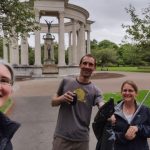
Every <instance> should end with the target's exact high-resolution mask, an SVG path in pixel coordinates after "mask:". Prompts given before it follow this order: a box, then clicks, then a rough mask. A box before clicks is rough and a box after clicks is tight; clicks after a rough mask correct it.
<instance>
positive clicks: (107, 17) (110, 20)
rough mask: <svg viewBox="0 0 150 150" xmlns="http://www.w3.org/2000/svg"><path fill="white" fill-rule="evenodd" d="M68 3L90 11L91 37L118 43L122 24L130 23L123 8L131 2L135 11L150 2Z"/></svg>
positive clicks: (75, 0) (86, 0)
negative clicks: (92, 22)
mask: <svg viewBox="0 0 150 150" xmlns="http://www.w3.org/2000/svg"><path fill="white" fill-rule="evenodd" d="M69 3H72V4H75V5H78V6H80V7H83V8H84V9H86V10H87V11H88V12H89V13H90V18H89V19H90V20H92V21H95V23H94V24H93V25H92V26H91V28H92V32H91V39H96V40H97V41H101V40H104V39H107V40H110V41H112V42H115V43H116V44H120V43H121V41H122V39H123V37H124V35H125V32H124V29H123V28H122V27H121V25H122V24H126V25H127V24H130V22H131V21H130V16H129V14H127V13H126V11H125V8H128V7H129V5H130V4H131V5H132V6H134V7H135V9H136V10H137V12H140V11H141V9H142V8H146V7H147V6H148V4H150V1H149V0H69Z"/></svg>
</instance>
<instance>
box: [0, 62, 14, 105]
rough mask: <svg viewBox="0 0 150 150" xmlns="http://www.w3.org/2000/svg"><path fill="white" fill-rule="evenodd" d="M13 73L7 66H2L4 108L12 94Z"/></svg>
mask: <svg viewBox="0 0 150 150" xmlns="http://www.w3.org/2000/svg"><path fill="white" fill-rule="evenodd" d="M11 80H12V79H11V73H10V71H9V70H8V68H7V67H6V66H4V65H3V64H0V107H1V106H3V104H4V103H5V101H6V100H7V99H8V97H9V96H10V94H11V92H12V85H11Z"/></svg>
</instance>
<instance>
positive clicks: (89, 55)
mask: <svg viewBox="0 0 150 150" xmlns="http://www.w3.org/2000/svg"><path fill="white" fill-rule="evenodd" d="M84 57H91V58H93V59H94V65H95V67H96V59H95V57H94V56H93V55H91V54H86V55H84V56H83V57H82V58H81V59H80V63H79V65H81V63H82V61H83V59H84Z"/></svg>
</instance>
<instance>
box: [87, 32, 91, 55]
mask: <svg viewBox="0 0 150 150" xmlns="http://www.w3.org/2000/svg"><path fill="white" fill-rule="evenodd" d="M87 53H88V54H91V40H90V31H87Z"/></svg>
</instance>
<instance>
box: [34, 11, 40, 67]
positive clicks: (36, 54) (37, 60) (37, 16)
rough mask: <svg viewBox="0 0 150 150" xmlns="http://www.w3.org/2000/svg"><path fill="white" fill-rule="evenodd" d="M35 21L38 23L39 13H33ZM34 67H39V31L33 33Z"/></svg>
mask: <svg viewBox="0 0 150 150" xmlns="http://www.w3.org/2000/svg"><path fill="white" fill-rule="evenodd" d="M35 19H36V21H37V22H40V17H39V11H38V10H36V11H35ZM34 65H37V66H41V43H40V31H35V62H34Z"/></svg>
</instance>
